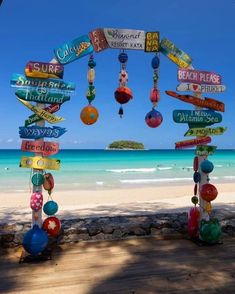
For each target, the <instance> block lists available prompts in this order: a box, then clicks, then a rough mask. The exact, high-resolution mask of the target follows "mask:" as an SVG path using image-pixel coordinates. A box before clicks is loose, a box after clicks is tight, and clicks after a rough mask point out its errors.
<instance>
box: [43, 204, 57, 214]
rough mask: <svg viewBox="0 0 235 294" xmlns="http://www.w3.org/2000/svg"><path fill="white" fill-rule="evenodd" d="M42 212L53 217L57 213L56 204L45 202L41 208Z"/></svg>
mask: <svg viewBox="0 0 235 294" xmlns="http://www.w3.org/2000/svg"><path fill="white" fill-rule="evenodd" d="M43 211H44V213H45V214H47V215H53V214H55V213H56V212H57V211H58V204H57V203H56V202H55V201H53V200H50V201H47V202H46V203H45V204H44V206H43Z"/></svg>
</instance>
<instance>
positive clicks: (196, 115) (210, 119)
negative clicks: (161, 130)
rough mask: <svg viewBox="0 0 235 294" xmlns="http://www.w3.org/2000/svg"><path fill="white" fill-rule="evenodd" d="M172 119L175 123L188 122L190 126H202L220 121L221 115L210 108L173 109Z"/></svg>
mask: <svg viewBox="0 0 235 294" xmlns="http://www.w3.org/2000/svg"><path fill="white" fill-rule="evenodd" d="M173 120H174V122H176V123H188V124H190V128H191V127H192V126H191V125H193V127H195V128H196V127H203V126H209V125H213V124H215V123H220V122H221V121H222V115H221V114H220V113H217V112H215V111H212V110H174V111H173Z"/></svg>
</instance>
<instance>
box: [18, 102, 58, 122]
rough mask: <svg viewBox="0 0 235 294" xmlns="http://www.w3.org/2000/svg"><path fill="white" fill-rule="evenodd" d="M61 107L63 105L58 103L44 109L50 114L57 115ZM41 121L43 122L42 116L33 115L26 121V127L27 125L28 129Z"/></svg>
mask: <svg viewBox="0 0 235 294" xmlns="http://www.w3.org/2000/svg"><path fill="white" fill-rule="evenodd" d="M60 105H61V104H58V103H55V104H51V105H50V106H48V107H45V108H43V110H45V111H47V112H50V113H55V112H56V111H58V110H59V109H60ZM40 120H42V118H41V117H40V116H38V115H37V114H32V115H30V116H29V117H28V119H26V120H25V123H24V125H25V127H27V126H29V125H31V124H33V123H36V122H38V121H40Z"/></svg>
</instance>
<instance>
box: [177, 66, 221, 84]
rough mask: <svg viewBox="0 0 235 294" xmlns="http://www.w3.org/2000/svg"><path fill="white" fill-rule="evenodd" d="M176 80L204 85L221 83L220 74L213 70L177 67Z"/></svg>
mask: <svg viewBox="0 0 235 294" xmlns="http://www.w3.org/2000/svg"><path fill="white" fill-rule="evenodd" d="M178 81H179V82H186V83H195V84H205V85H207V84H208V85H221V76H220V75H218V74H216V73H214V72H208V71H201V70H194V69H185V68H179V69H178Z"/></svg>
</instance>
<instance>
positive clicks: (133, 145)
mask: <svg viewBox="0 0 235 294" xmlns="http://www.w3.org/2000/svg"><path fill="white" fill-rule="evenodd" d="M108 148H109V149H134V150H135V149H141V150H144V144H142V143H139V142H135V141H126V140H122V141H114V142H113V143H111V144H109V146H108Z"/></svg>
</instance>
